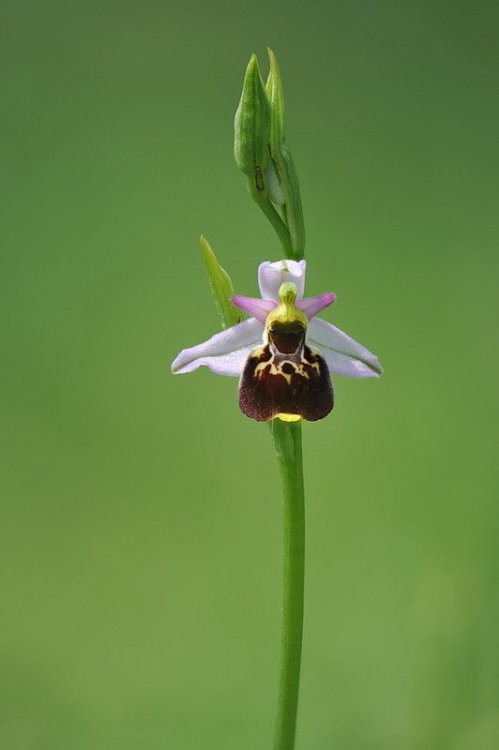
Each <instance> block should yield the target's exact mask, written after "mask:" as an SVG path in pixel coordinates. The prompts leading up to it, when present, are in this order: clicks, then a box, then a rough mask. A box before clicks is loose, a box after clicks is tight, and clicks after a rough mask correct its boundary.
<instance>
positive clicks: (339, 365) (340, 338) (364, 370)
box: [307, 318, 383, 378]
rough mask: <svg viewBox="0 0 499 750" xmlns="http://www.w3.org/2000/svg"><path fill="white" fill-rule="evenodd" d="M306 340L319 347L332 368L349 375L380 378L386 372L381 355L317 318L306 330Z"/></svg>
mask: <svg viewBox="0 0 499 750" xmlns="http://www.w3.org/2000/svg"><path fill="white" fill-rule="evenodd" d="M307 343H308V344H309V345H310V346H311V347H312V348H316V349H318V350H319V352H320V354H322V356H323V357H324V359H325V360H326V362H327V366H328V367H329V369H330V370H331V372H333V373H336V375H346V376H348V377H350V378H377V377H379V376H380V375H381V374H382V373H383V368H382V366H381V364H380V361H379V359H378V358H377V357H376V356H375V355H374V354H372V352H370V351H369V350H368V349H366V347H365V346H362V344H359V342H358V341H355V339H352V338H351V337H350V336H348V335H347V334H346V333H343V331H340V329H339V328H336V327H335V326H333V325H331V323H326V321H325V320H321V319H320V318H314V319H313V320H311V321H310V324H309V326H308V330H307Z"/></svg>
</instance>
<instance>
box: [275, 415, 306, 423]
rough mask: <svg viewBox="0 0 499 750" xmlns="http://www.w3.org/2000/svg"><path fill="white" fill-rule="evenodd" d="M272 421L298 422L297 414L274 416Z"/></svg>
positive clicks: (298, 416)
mask: <svg viewBox="0 0 499 750" xmlns="http://www.w3.org/2000/svg"><path fill="white" fill-rule="evenodd" d="M274 419H280V420H281V421H282V422H299V421H300V419H301V417H300V415H299V414H276V415H275V417H274Z"/></svg>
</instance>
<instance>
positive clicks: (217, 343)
mask: <svg viewBox="0 0 499 750" xmlns="http://www.w3.org/2000/svg"><path fill="white" fill-rule="evenodd" d="M305 271H306V261H304V260H301V261H292V260H282V261H277V262H275V263H271V262H270V261H266V262H265V263H261V264H260V266H259V268H258V285H259V288H260V294H261V298H252V297H243V296H241V295H234V296H233V297H232V302H233V304H234V305H236V307H239V308H240V309H241V310H244V311H245V312H247V313H249V314H250V315H251V317H250V318H249V319H248V320H244V321H243V322H242V323H238V324H237V325H234V326H231V327H230V328H228V329H227V330H225V331H222V332H220V333H217V334H215V335H214V336H212V337H211V338H210V339H208V340H207V341H205V342H203V343H202V344H198V345H197V346H194V347H191V348H190V349H184V350H183V351H181V352H180V354H179V355H178V356H177V357H176V359H175V361H174V362H173V364H172V371H173V372H174V373H175V374H182V373H186V372H192V371H193V370H196V369H197V368H198V367H201V366H202V365H204V366H206V367H208V368H209V369H210V370H211V371H212V372H215V373H217V374H219V375H232V376H238V377H240V383H239V405H240V407H241V409H242V411H243V412H244V413H245V414H247V415H248V416H250V417H253V418H254V419H256V420H258V421H268V420H270V419H273V418H274V417H280V418H281V419H286V420H294V419H300V418H303V419H307V420H311V421H314V420H316V419H321V418H322V417H325V416H326V414H328V413H329V412H330V411H331V409H332V408H333V389H332V385H331V374H337V375H346V376H348V377H354V378H366V377H379V376H380V375H381V374H382V372H383V368H382V367H381V364H380V362H379V360H378V358H377V357H376V356H375V355H374V354H372V353H371V352H370V351H368V350H367V349H366V348H365V347H364V346H362V344H359V343H358V342H357V341H355V340H354V339H352V338H351V337H350V336H348V335H347V334H346V333H343V331H340V329H339V328H336V327H335V326H333V325H331V323H327V322H326V321H325V320H321V319H320V318H317V317H316V315H317V314H318V313H319V312H320V311H321V310H323V309H324V308H325V307H328V306H329V305H331V304H333V302H334V301H335V299H336V295H334V294H332V293H325V294H321V295H318V296H317V297H310V298H304V297H303V293H304V287H305Z"/></svg>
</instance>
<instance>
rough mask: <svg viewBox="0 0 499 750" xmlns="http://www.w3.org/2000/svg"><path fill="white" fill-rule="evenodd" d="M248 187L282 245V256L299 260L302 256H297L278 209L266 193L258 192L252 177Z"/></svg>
mask: <svg viewBox="0 0 499 750" xmlns="http://www.w3.org/2000/svg"><path fill="white" fill-rule="evenodd" d="M248 189H249V192H250V194H251V197H252V198H253V200H254V201H255V203H256V204H257V205H258V206H259V207H260V208H261V210H262V211H263V213H264V214H265V216H266V217H267V219H268V220H269V221H270V223H271V224H272V226H273V228H274V230H275V233H276V234H277V236H278V238H279V241H280V243H281V245H282V249H283V251H284V256H285V257H286V258H291V259H293V260H300V259H301V257H302V256H299V257H298V255H297V253H295V251H294V250H293V247H292V244H291V235H290V234H289V229H288V227H287V225H286V224H285V223H284V221H283V220H282V219H281V217H280V216H279V213H278V211H276V209H275V207H274V204H273V203H272V201H271V200H270V198H269V197H268V195H267V193H265V192H263V193H262V192H259V190H258V188H257V187H256V185H255V184H254V181H253V180H252V179H248Z"/></svg>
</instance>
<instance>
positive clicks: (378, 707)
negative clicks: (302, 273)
mask: <svg viewBox="0 0 499 750" xmlns="http://www.w3.org/2000/svg"><path fill="white" fill-rule="evenodd" d="M498 27H499V12H498V6H497V3H495V2H492V1H490V2H483V1H480V2H478V3H468V2H462V1H461V0H458V1H457V2H451V1H450V0H446V1H444V0H436V2H435V1H434V0H433V1H430V0H406V1H405V2H396V1H395V0H380V1H379V2H368V1H366V0H364V1H363V2H356V1H355V0H354V1H353V2H352V0H333V2H329V3H328V2H319V1H318V0H311V1H310V2H308V3H306V4H305V3H297V2H289V1H286V2H285V1H284V0H275V1H271V0H270V1H269V0H268V1H267V2H263V1H262V0H255V1H254V2H251V3H245V4H243V3H231V2H228V1H225V2H222V0H216V1H215V2H208V3H203V2H201V0H185V1H184V2H182V3H171V2H168V1H167V0H162V1H161V2H160V1H159V0H158V1H154V0H142V1H141V2H137V1H136V0H135V1H134V2H130V1H128V0H121V1H118V0H116V1H114V2H112V1H110V0H98V1H96V0H85V2H73V1H72V0H69V1H63V0H52V1H49V0H47V1H45V0H42V1H35V0H32V1H29V0H3V2H2V4H1V7H0V37H1V43H0V55H1V60H0V70H1V73H0V75H1V78H2V94H1V101H0V108H1V112H2V114H1V120H0V128H1V138H0V149H1V152H2V156H1V173H0V184H1V206H2V212H1V213H2V222H1V278H0V284H1V295H0V304H1V308H2V310H1V318H0V320H1V322H0V325H1V327H2V329H3V333H2V364H1V367H0V379H1V439H2V447H1V451H0V462H1V469H0V472H1V473H0V476H1V480H0V481H1V519H0V537H1V539H0V555H1V561H0V565H1V567H0V571H1V575H0V579H1V615H0V712H1V718H0V746H1V747H2V748H5V750H89V749H90V748H92V750H94V749H95V750H139V749H140V750H160V749H161V750H164V748H168V749H170V748H171V749H172V750H234V748H237V749H238V750H254V748H257V747H258V748H265V747H270V746H271V736H272V728H273V720H274V709H275V693H276V679H277V660H278V645H279V624H280V623H279V618H280V599H281V591H280V564H281V562H280V557H281V509H280V495H279V484H278V479H277V472H276V467H275V462H274V457H273V455H272V451H271V448H270V441H269V434H268V431H267V430H266V429H265V428H264V427H263V426H260V425H257V424H256V423H254V422H252V421H250V420H248V419H246V418H244V417H243V416H242V414H240V412H239V411H238V408H237V403H236V388H237V382H236V380H235V379H227V378H219V377H216V376H214V375H212V374H211V373H209V372H208V371H205V370H204V371H198V372H196V373H194V374H192V375H189V376H185V377H173V376H171V375H170V372H169V364H170V362H171V360H172V359H173V357H174V356H175V355H176V354H177V352H178V350H180V349H181V348H184V347H185V346H190V345H192V344H195V343H197V342H199V341H201V340H203V339H205V338H207V337H208V336H209V335H211V334H212V333H213V332H214V331H216V330H217V328H218V325H219V324H218V319H217V316H216V312H215V308H214V305H213V302H212V300H211V297H210V294H209V290H208V286H207V283H206V279H205V276H204V270H203V267H202V263H201V257H200V252H199V247H198V237H199V235H200V234H201V232H202V233H204V234H205V235H206V236H207V238H208V239H209V241H210V242H211V244H212V246H213V248H214V250H215V252H216V253H217V255H218V257H219V259H220V261H221V262H222V264H223V265H224V266H225V267H226V268H227V270H228V271H229V272H230V273H231V275H232V277H233V280H234V283H235V286H236V288H237V290H238V291H239V292H240V293H243V294H253V293H255V292H256V268H257V265H258V263H259V262H260V261H262V260H265V259H273V260H275V259H277V258H279V256H280V251H279V246H278V244H277V241H276V239H275V237H274V235H273V231H272V229H271V228H270V227H269V226H268V225H267V223H266V221H265V219H264V218H263V216H262V215H261V214H260V213H259V211H258V209H257V208H256V207H255V206H254V204H253V203H252V202H251V200H250V198H249V197H248V195H247V194H246V187H245V179H244V177H243V176H242V175H241V174H240V173H239V172H238V171H237V169H236V167H235V164H234V163H233V158H232V120H233V115H234V111H235V108H236V106H237V102H238V99H239V92H240V86H241V82H242V76H243V72H244V68H245V65H246V63H247V60H248V58H249V55H250V53H251V52H253V51H255V52H257V53H258V54H259V57H260V60H261V63H262V67H263V69H264V71H266V60H265V47H266V45H267V44H268V45H270V46H272V47H273V48H274V50H275V51H276V53H277V55H278V57H279V60H280V64H281V69H282V72H283V77H284V84H285V92H286V96H287V113H288V133H289V139H290V143H291V146H292V149H293V153H294V155H295V160H296V163H297V167H298V171H299V175H300V180H301V186H302V197H303V204H304V211H305V218H306V226H307V232H308V242H307V258H308V261H309V269H308V281H307V289H308V292H309V293H310V294H316V293H319V292H322V291H326V290H332V291H335V292H337V294H338V301H337V303H336V305H335V306H334V308H332V309H331V310H330V311H328V312H327V313H325V317H327V318H328V319H329V320H331V321H332V322H334V323H336V324H337V325H339V326H340V327H341V328H344V329H345V330H346V331H348V332H349V333H351V334H352V335H353V336H354V337H356V338H358V339H359V340H360V341H362V342H363V343H365V344H366V346H368V347H369V348H371V349H372V350H373V351H375V352H376V353H377V354H378V355H379V356H380V358H381V360H382V362H383V364H384V365H385V370H386V374H385V375H384V377H383V378H382V379H381V380H380V381H350V380H346V379H341V378H337V380H336V383H335V386H336V397H337V405H336V408H335V411H334V413H333V415H332V416H331V417H330V418H328V419H326V420H324V421H323V422H320V423H317V424H313V425H306V426H305V435H304V440H305V469H306V484H307V493H308V494H307V524H308V526H307V574H306V575H307V581H306V584H307V592H306V623H305V641H304V652H303V680H302V692H301V704H300V716H299V728H298V746H297V748H298V749H299V750H301V749H303V750H328V749H329V748H342V749H343V750H401V749H403V750H492V749H495V748H497V747H499V547H498V538H499V537H498V535H499V507H498V494H499V493H498V488H497V486H498V481H497V480H498V460H497V449H498V443H499V441H498V430H497V419H498V411H499V410H498V406H499V400H498V396H497V386H498V367H499V347H498V338H497V323H498V305H497V299H496V298H497V285H498V278H499V275H498V274H499V257H498V247H497V241H498V229H499V219H498V210H497V205H498V194H497V193H498V179H497V175H498V171H499V169H498V168H499V159H498V137H497V134H498V125H499V123H498V115H499V99H498V75H499V56H498V47H497V39H498V31H499V28H498Z"/></svg>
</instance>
